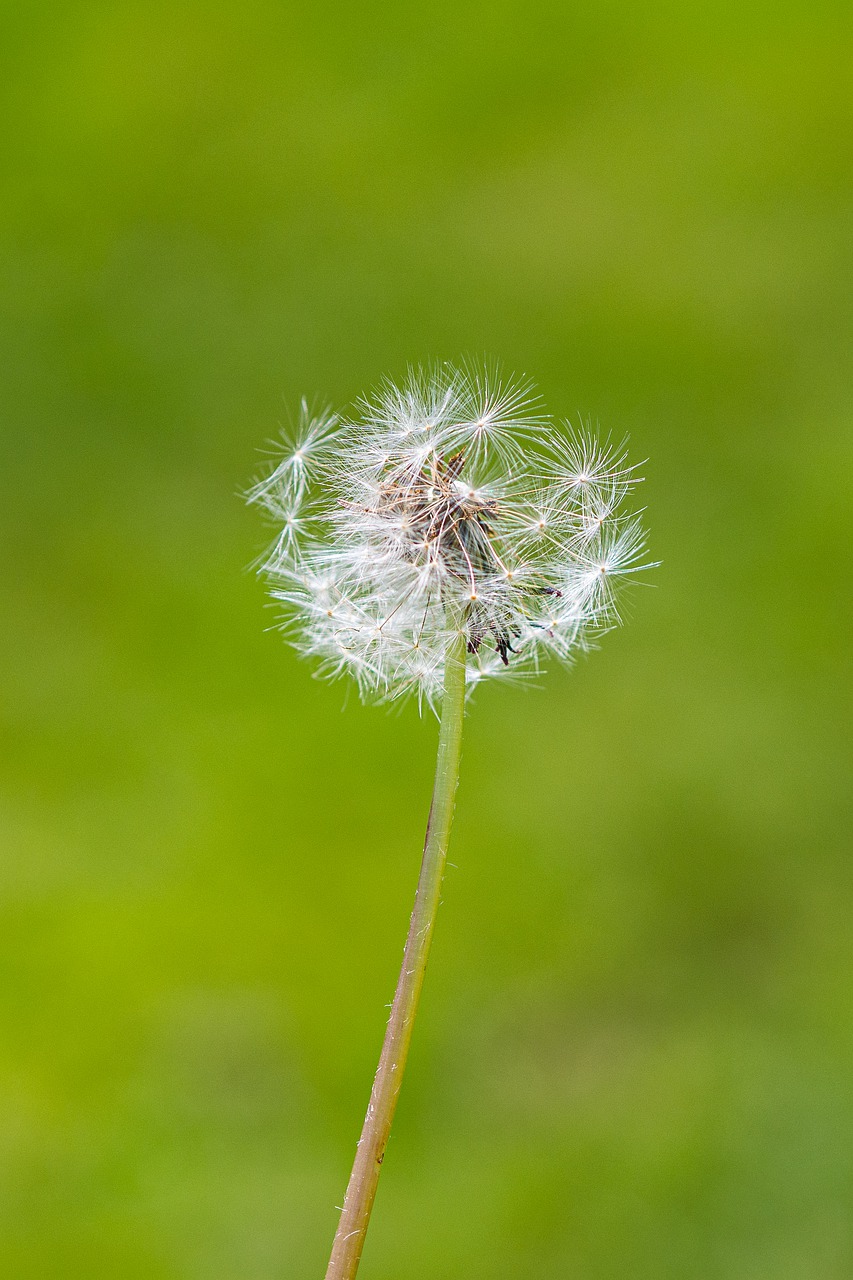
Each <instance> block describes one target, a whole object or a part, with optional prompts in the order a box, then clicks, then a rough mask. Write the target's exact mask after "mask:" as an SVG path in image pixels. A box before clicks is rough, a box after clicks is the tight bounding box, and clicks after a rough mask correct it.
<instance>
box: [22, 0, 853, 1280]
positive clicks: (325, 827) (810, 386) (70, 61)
mask: <svg viewBox="0 0 853 1280" xmlns="http://www.w3.org/2000/svg"><path fill="white" fill-rule="evenodd" d="M2 25H3V34H2V40H0V62H2V69H1V70H0V84H2V90H0V93H2V100H3V107H2V116H1V117H0V131H2V139H1V140H0V146H2V164H1V165H0V168H1V169H2V202H0V255H2V261H0V279H2V285H0V298H2V303H1V304H0V305H1V306H2V315H1V316H0V349H2V354H1V356H0V358H2V379H0V435H2V464H1V465H0V501H2V508H0V536H1V537H2V552H1V553H0V554H2V595H3V604H2V622H0V637H2V638H0V655H2V658H1V660H0V667H2V739H3V752H2V765H0V769H2V805H1V806H0V838H2V845H3V853H2V864H0V866H1V867H2V869H0V909H1V910H2V927H1V928H0V963H1V964H2V984H1V985H0V1001H1V1002H2V1028H3V1030H2V1037H0V1272H2V1274H3V1275H4V1276H8V1277H9V1278H10V1280H36V1278H37V1277H38V1278H41V1277H57V1278H59V1277H61V1278H62V1280H72V1278H74V1277H86V1280H95V1278H99V1277H110V1280H113V1278H115V1280H136V1278H139V1280H238V1278H239V1280H273V1278H276V1280H289V1278H290V1277H294V1278H296V1277H303V1276H304V1277H309V1276H320V1275H322V1274H323V1271H324V1267H325V1262H326V1258H327V1253H328V1248H329V1245H330V1242H331V1237H332V1234H333V1231H334V1227H335V1223H336V1217H337V1215H336V1211H335V1205H337V1204H340V1202H341V1197H342V1194H343V1189H344V1185H345V1181H346V1177H347V1174H348V1171H349V1166H350V1161H351V1158H352V1155H353V1151H354V1144H355V1140H356V1137H357V1134H358V1131H359V1128H360V1124H361V1120H362V1116H363V1112H364V1107H365V1103H366V1099H367V1092H368V1089H369V1085H370V1080H371V1078H372V1072H373V1069H374V1065H375V1060H376V1057H377V1054H378V1049H379V1044H380V1040H381V1035H382V1031H383V1027H384V1022H385V1016H386V1014H385V1004H386V1002H387V1001H388V1000H390V997H391V993H392V990H393V986H394V981H395V977H396V970H397V966H398V962H399V959H400V954H401V947H402V941H403V936H404V932H405V927H406V923H407V919H408V912H409V906H410V901H411V896H412V892H413V888H414V882H415V878H416V874H417V865H418V860H419V854H420V845H421V840H422V832H423V827H424V822H425V817H426V809H427V805H428V796H429V789H430V784H431V774H432V767H433V752H434V747H435V739H436V727H435V723H434V722H433V721H432V720H431V719H429V718H426V719H424V720H419V719H418V716H417V713H416V711H415V710H413V709H407V710H405V711H404V712H402V713H401V714H393V713H392V714H388V713H387V712H385V711H382V710H376V709H365V708H362V707H360V706H359V705H358V703H357V700H356V699H354V698H353V697H352V696H350V697H349V698H347V696H346V692H345V690H344V689H343V688H342V687H341V686H325V685H321V684H319V683H318V682H316V681H313V680H312V679H311V678H310V671H309V669H308V668H307V667H306V666H305V665H303V664H302V663H300V662H299V661H298V660H297V659H296V658H295V657H294V656H293V655H292V654H291V653H290V652H289V651H288V649H287V648H286V647H285V646H284V645H283V644H282V642H281V640H280V638H279V637H278V636H277V635H276V634H275V633H274V632H273V631H270V630H268V629H266V628H268V627H269V626H270V624H271V622H272V618H271V615H270V613H269V611H268V610H266V609H265V606H264V598H263V589H262V585H261V584H260V583H259V581H258V580H257V579H256V578H255V577H254V576H253V574H252V572H251V571H249V570H248V569H247V566H248V565H250V563H251V562H252V560H253V559H254V558H255V556H256V555H257V554H258V553H259V552H260V551H261V550H262V549H263V547H264V545H265V541H266V538H267V536H268V535H267V532H266V531H265V530H264V529H263V528H262V526H261V525H260V523H259V522H258V519H257V513H256V512H253V511H251V510H246V509H245V508H244V506H243V505H242V503H241V501H240V499H239V496H238V493H239V490H240V489H241V488H244V487H245V486H246V485H247V484H248V483H249V481H250V480H251V479H252V478H253V476H254V475H256V474H257V472H258V470H259V468H260V467H261V466H262V465H263V458H262V454H260V453H259V452H258V450H259V449H260V448H261V447H262V446H263V445H264V442H265V441H266V440H268V439H269V438H270V437H273V436H275V434H276V433H277V431H278V429H279V424H280V423H286V422H287V421H288V418H289V416H290V414H291V413H292V411H293V410H294V408H295V407H296V406H297V405H298V400H299V397H300V396H301V395H302V394H303V393H307V394H308V395H309V396H315V395H316V396H317V397H319V398H320V399H328V400H330V401H332V402H334V403H335V404H336V405H339V406H344V405H346V404H347V403H348V402H350V401H351V400H352V399H353V398H354V397H355V396H356V395H357V394H358V393H359V392H360V391H362V390H364V389H365V388H370V387H371V386H372V385H374V384H375V383H376V381H377V380H378V378H379V377H380V376H381V375H383V374H392V375H394V374H399V373H402V372H403V371H404V370H405V368H406V365H407V363H408V362H409V361H417V360H420V359H424V358H429V357H434V358H441V359H444V358H449V359H453V358H456V357H458V356H460V355H466V354H467V355H472V356H477V355H479V354H488V355H490V356H492V357H496V358H499V359H501V360H502V361H503V362H504V364H505V366H506V367H507V368H508V369H510V370H515V371H523V372H526V373H528V374H529V375H531V376H533V377H534V378H535V379H536V380H537V382H538V384H539V386H540V388H541V391H542V393H543V395H544V397H545V400H546V402H547V404H548V406H549V407H550V408H551V409H552V410H553V411H554V412H556V413H558V414H565V415H570V416H572V417H573V418H575V420H577V418H578V416H581V415H582V416H590V417H591V418H592V419H593V420H597V421H599V422H600V423H601V424H602V429H603V430H605V431H606V430H610V431H612V432H613V433H614V434H615V435H617V436H619V435H621V434H623V433H625V432H628V433H630V436H631V447H632V450H633V455H634V456H635V457H648V459H649V462H648V465H647V468H646V473H647V476H648V479H647V481H646V484H645V487H644V490H643V500H644V502H645V503H646V504H647V508H648V514H647V521H648V524H649V526H650V528H651V531H652V550H653V553H654V555H655V556H656V557H659V558H660V559H661V560H662V561H663V564H662V566H661V567H660V568H659V569H657V570H655V572H654V574H653V575H651V577H652V581H651V583H650V585H649V586H647V587H641V588H638V589H637V590H636V591H635V592H634V593H633V595H632V597H631V600H630V604H629V609H628V613H629V617H628V625H627V626H626V627H625V628H624V629H623V630H621V631H619V632H618V633H616V634H614V635H611V636H609V637H607V638H606V641H605V643H604V644H603V646H602V649H601V651H600V652H599V653H597V654H595V655H593V656H592V657H591V658H590V659H588V660H584V661H582V662H581V663H580V665H579V666H578V667H577V668H576V669H575V670H574V671H573V672H570V673H564V672H559V671H554V672H553V673H552V674H551V675H550V676H549V677H548V679H547V681H543V682H542V683H541V687H538V688H531V689H527V690H514V689H501V688H495V689H492V688H484V689H483V690H482V691H481V692H480V694H479V695H478V698H477V701H476V704H475V707H474V709H473V711H472V713H471V715H470V719H469V724H468V729H467V741H466V746H465V751H464V759H463V780H462V786H461V790H460V796H459V805H458V814H457V826H456V831H455V839H454V848H453V852H452V854H451V860H452V862H453V863H454V864H455V865H454V866H453V867H451V869H450V871H449V874H448V877H447V881H446V885H445V902H444V906H443V908H442V913H441V917H440V920H439V928H438V931H437V937H436V944H435V948H434V952H433V959H432V963H431V972H430V974H429V975H428V981H427V988H426V993H425V1000H424V1004H423V1007H422V1015H421V1020H420V1026H419V1029H418V1034H417V1036H416V1044H415V1048H414V1052H413V1056H412V1059H411V1062H410V1068H409V1074H408V1077H407V1081H406V1088H405V1090H404V1095H403V1100H402V1103H401V1106H400V1110H399V1113H398V1120H397V1124H396V1128H395V1133H394V1136H393V1138H392V1143H391V1147H390V1149H389V1157H388V1159H387V1161H386V1164H385V1172H384V1175H383V1185H382V1186H381V1188H380V1193H379V1199H378V1203H377V1211H376V1214H375V1219H374V1222H373V1225H372V1227H371V1231H370V1235H369V1239H368V1244H367V1248H366V1251H365V1255H364V1260H363V1264H362V1272H361V1274H363V1276H364V1280H398V1278H400V1277H412V1278H415V1277H430V1280H457V1278H458V1277H461V1276H464V1277H467V1278H468V1280H517V1278H518V1277H525V1280H527V1278H530V1280H563V1278H565V1277H569V1278H575V1277H577V1280H605V1278H607V1280H611V1278H612V1280H624V1278H626V1277H630V1278H631V1280H652V1278H654V1280H670V1278H671V1280H684V1277H695V1278H698V1280H724V1278H725V1280H771V1278H772V1280H835V1278H836V1277H837V1278H839V1280H840V1278H841V1277H849V1276H850V1275H851V1273H853V1226H851V1217H850V1212H851V1203H852V1202H853V1068H852V1067H851V1063H852V1062H853V928H851V915H853V876H852V875H851V859H850V854H851V850H850V829H851V817H853V814H851V808H853V805H851V793H850V764H851V751H850V745H851V744H850V734H849V728H850V725H849V720H850V706H851V702H850V699H851V693H853V688H851V686H853V673H851V665H850V624H851V611H850V586H851V581H853V573H851V568H853V566H852V565H851V532H850V531H851V514H853V498H852V496H851V493H852V491H853V481H851V476H853V445H852V444H851V441H853V436H852V435H851V426H853V92H851V74H850V68H851V65H853V57H851V55H853V23H852V22H851V10H850V8H849V5H847V4H839V5H838V6H837V7H835V8H834V7H832V6H830V5H826V4H823V3H821V2H820V0H817V2H816V0H808V2H807V0H799V2H797V3H790V2H788V3H786V0H774V3H772V4H771V3H769V0H768V3H755V2H753V0H746V2H745V3H744V2H743V0H741V2H739V3H715V4H710V5H706V4H699V3H690V0H688V2H687V3H681V4H674V3H660V4H652V5H634V4H629V3H625V2H622V3H620V2H619V0H588V2H587V3H584V4H583V5H570V4H565V3H562V2H561V3H557V2H556V0H555V2H553V3H549V2H548V0H530V2H529V3H525V4H521V3H518V2H517V0H516V2H512V3H509V2H507V0H437V2H436V3H435V4H432V5H429V6H426V5H424V6H416V5H406V4H404V5H394V4H390V3H381V2H379V0H361V2H360V3H357V4H356V3H351V2H346V3H343V2H339V3H334V4H330V5H323V4H314V5H312V4H308V3H298V4H296V3H294V4H288V3H285V4H279V3H273V2H272V0H266V2H265V0H244V3H241V4H239V5H238V4H235V3H223V2H222V0H204V3H201V2H200V0H195V2H193V0H175V2H173V3H170V4H165V3H160V4H157V3H152V4H146V3H141V0H111V2H110V3H95V2H94V0H90V2H79V3H61V2H57V3H49V4H46V5H42V6H38V7H37V6H34V5H26V4H25V5H17V6H11V5H6V6H4V9H3V15H2Z"/></svg>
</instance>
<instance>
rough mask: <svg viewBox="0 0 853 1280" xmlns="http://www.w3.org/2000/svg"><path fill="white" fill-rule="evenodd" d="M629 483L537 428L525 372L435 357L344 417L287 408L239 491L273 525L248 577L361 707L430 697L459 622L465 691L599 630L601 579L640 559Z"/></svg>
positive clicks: (587, 445) (612, 590)
mask: <svg viewBox="0 0 853 1280" xmlns="http://www.w3.org/2000/svg"><path fill="white" fill-rule="evenodd" d="M637 480H638V477H637V475H636V472H635V470H634V469H633V468H632V467H631V466H629V465H628V463H627V461H626V456H625V451H624V449H623V448H622V447H621V446H620V447H618V448H614V447H613V446H611V445H609V444H606V443H605V444H600V443H598V442H597V441H596V440H595V439H594V437H593V436H592V435H591V434H590V433H589V432H588V431H581V432H574V431H572V430H571V429H570V428H569V427H567V426H563V427H559V426H555V425H553V424H551V423H549V422H548V421H547V419H545V418H544V417H543V416H542V415H541V414H540V413H539V412H538V411H537V407H536V401H535V398H534V397H533V394H532V391H531V388H530V385H529V384H528V383H526V382H517V381H513V380H502V379H501V378H500V377H499V376H498V375H497V374H496V373H494V372H488V373H486V372H482V371H478V370H475V369H471V368H462V369H452V368H450V367H449V366H440V367H438V368H434V369H431V370H430V369H426V370H424V369H418V370H413V371H411V372H410V373H409V375H408V377H407V378H406V379H404V381H403V382H402V383H400V384H399V385H397V384H393V383H390V382H389V383H385V384H383V386H382V387H380V390H379V392H378V394H377V396H376V397H375V398H372V399H364V400H362V401H361V402H359V405H358V406H357V412H356V414H355V415H354V416H352V417H350V418H341V417H338V416H337V415H334V414H332V413H330V412H325V413H322V414H319V415H315V416H312V415H311V414H310V413H309V411H308V409H307V407H306V405H305V403H304V402H303V408H302V417H301V420H300V426H299V431H298V433H297V435H296V437H295V439H294V440H293V441H292V442H290V444H289V446H288V449H287V452H286V454H285V456H284V457H283V458H282V459H281V460H280V461H279V463H278V464H277V466H276V467H275V468H274V469H273V470H272V471H271V473H270V474H269V475H268V476H267V477H265V478H264V479H262V480H260V481H259V482H258V483H257V484H256V485H255V486H254V487H253V488H252V489H251V490H250V491H249V494H248V499H249V501H250V502H253V503H257V504H259V505H260V506H262V507H263V508H264V509H265V510H266V511H267V512H268V513H269V514H270V516H271V517H272V518H273V519H274V520H275V521H276V522H277V523H278V525H279V531H278V536H277V538H276V541H275V543H274V545H273V547H272V549H271V550H270V552H269V553H268V555H267V557H266V559H265V561H264V563H263V566H262V570H263V572H264V573H265V574H266V576H267V577H268V579H269V581H270V584H271V588H272V594H273V596H274V598H275V599H276V600H278V601H279V602H281V603H282V604H283V605H285V606H286V607H287V614H286V615H285V617H284V619H283V627H284V629H285V630H286V632H287V634H288V635H289V636H290V638H291V640H292V642H293V643H294V644H295V645H296V647H297V648H298V649H299V650H300V651H301V652H302V653H303V654H305V655H306V656H308V657H311V658H313V659H315V660H316V661H317V662H318V663H319V667H320V670H321V672H322V674H324V675H326V676H329V677H332V678H336V677H338V676H342V675H345V674H350V675H352V676H353V677H354V679H355V681H356V683H357V685H358V688H359V692H360V694H361V696H362V697H363V698H364V699H365V700H368V701H380V702H381V701H393V700H395V699H398V698H402V697H406V696H408V695H413V696H415V697H417V699H418V700H419V702H426V703H427V704H429V705H430V706H435V705H436V704H437V703H438V702H439V701H440V699H441V694H442V687H443V664H444V655H445V653H446V651H447V647H448V643H449V640H450V638H451V636H452V634H453V633H454V632H455V631H456V630H457V629H458V628H459V627H460V626H461V627H462V628H463V629H464V631H465V635H466V647H467V650H468V652H469V654H470V655H472V656H475V655H476V656H477V657H478V662H477V664H476V665H475V666H472V668H471V672H470V676H469V680H468V687H469V691H470V690H472V689H473V688H474V687H476V686H478V685H480V684H481V683H482V682H483V681H484V680H487V679H489V680H491V679H509V678H511V677H515V676H519V675H524V674H533V673H536V672H538V671H539V670H540V667H541V663H542V660H543V658H544V657H546V656H554V657H556V658H558V659H559V660H560V661H564V662H565V661H570V660H571V658H572V657H573V655H574V653H575V652H576V651H578V650H581V649H583V648H584V647H585V646H587V645H588V643H589V639H590V637H591V636H592V635H594V634H596V633H598V632H600V631H601V630H603V629H605V628H606V627H610V626H612V625H613V623H614V622H615V621H616V620H617V612H616V594H617V580H618V579H621V578H622V577H624V576H625V574H627V573H629V572H635V571H636V570H637V569H638V568H640V567H643V561H642V556H643V548H644V536H643V533H642V529H641V527H640V525H639V523H638V522H636V521H633V522H630V523H628V524H626V523H625V521H624V519H623V518H622V517H620V515H619V510H620V507H621V504H622V502H623V500H624V498H625V496H626V495H627V493H628V492H629V490H630V489H631V488H632V487H633V486H634V485H635V484H636V483H637ZM488 650H491V651H492V653H493V655H494V657H495V660H493V661H483V660H482V659H483V657H484V655H485V653H486V652H487V651H488Z"/></svg>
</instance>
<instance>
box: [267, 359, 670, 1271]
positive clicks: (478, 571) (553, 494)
mask: <svg viewBox="0 0 853 1280" xmlns="http://www.w3.org/2000/svg"><path fill="white" fill-rule="evenodd" d="M638 480H639V477H638V476H637V474H636V470H635V468H634V467H633V466H631V465H629V464H628V462H627V459H626V455H625V451H624V448H623V447H621V446H619V447H615V446H613V445H611V444H610V443H609V442H605V443H601V442H599V441H598V440H597V439H596V438H595V436H594V435H593V434H592V433H591V432H590V431H589V430H587V429H581V430H577V431H576V430H573V429H571V428H570V427H568V426H567V425H565V426H563V427H557V426H554V425H553V424H552V423H551V422H550V420H549V419H548V418H547V417H545V416H544V415H543V414H542V413H541V412H540V410H539V406H538V401H537V399H536V397H535V396H534V394H533V391H532V388H531V387H530V385H529V384H528V383H526V382H523V381H517V380H503V379H501V377H500V376H499V375H498V374H497V373H495V372H494V371H484V370H477V369H472V368H461V369H456V368H451V367H449V366H440V367H432V368H428V369H418V370H412V371H410V373H409V375H408V376H407V378H406V379H405V380H404V381H403V382H402V383H400V384H395V383H392V382H387V383H385V384H383V385H382V386H381V387H380V389H379V391H378V393H377V394H376V395H375V396H374V397H372V398H370V399H365V400H363V401H360V402H359V403H358V404H357V406H356V412H355V413H353V414H352V415H348V416H346V417H339V416H338V415H337V414H333V413H331V412H329V411H327V412H322V413H319V414H312V413H311V412H310V411H309V409H308V407H307V405H306V403H305V402H304V401H303V403H302V412H301V416H300V421H299V428H298V431H297V433H296V435H295V437H294V438H293V439H292V440H288V441H287V442H286V445H285V451H284V456H283V457H282V458H281V460H280V461H279V462H278V464H277V465H276V466H275V467H274V469H273V470H272V471H271V472H270V474H269V475H267V476H266V477H265V478H263V479H261V480H259V481H258V482H257V483H256V484H255V485H254V486H253V488H252V489H251V490H250V491H249V493H248V495H247V496H248V500H249V501H250V502H252V503H255V504H257V505H259V506H261V507H262V508H263V509H264V510H265V511H266V512H267V513H268V515H269V516H270V517H271V518H272V519H273V520H274V521H275V523H276V528H277V536H276V539H275V542H274V544H273V546H272V548H271V550H270V552H269V553H268V555H267V556H266V558H265V559H264V561H263V564H262V566H261V571H262V572H263V573H264V574H265V576H266V577H267V579H268V581H269V584H270V591H271V595H272V596H273V598H274V599H275V600H276V601H277V602H278V603H279V604H280V605H281V606H282V618H281V626H282V629H283V630H284V632H285V634H286V635H287V636H288V637H289V639H290V640H291V642H292V643H293V644H294V645H295V647H296V648H297V649H298V650H299V651H300V652H301V653H302V654H304V655H305V656H306V657H307V658H309V659H311V660H313V661H314V663H315V664H316V667H317V670H318V672H319V673H320V674H322V675H325V676H328V677H330V678H337V677H339V676H347V675H348V676H350V677H352V678H353V679H354V680H355V682H356V685H357V687H358V690H359V693H360V695H361V696H362V698H363V699H364V700H365V701H376V702H392V701H396V700H398V699H402V698H406V697H414V698H416V699H417V701H418V703H419V704H420V705H421V706H423V705H424V704H425V705H427V706H429V707H430V708H432V709H433V710H434V711H435V712H436V713H437V714H440V721H441V724H440V732H439V747H438V763H437V769H436V779H435V789H434V793H433V802H432V808H431V811H430V818H429V824H428V827H427V835H426V843H425V849H424V858H423V864H422V867H421V875H420V880H419V883H418V889H417V894H416V898H415V906H414V910H413V913H412V919H411V924H410V928H409V935H408V940H407V943H406V949H405V954H404V959H403V967H402V971H401V974H400V979H399V982H398V985H397V991H396V994H395V997H394V1002H393V1005H392V1009H391V1016H390V1020H389V1023H388V1029H387V1032H386V1036H385V1042H384V1045H383V1049H382V1056H381V1058H380V1063H379V1068H378V1071H377V1074H376V1079H375V1081H374V1086H373V1092H372V1094H371V1099H370V1104H369V1107H368V1112H367V1117H366V1119H365V1122H364V1128H363V1130H362V1136H361V1139H360V1141H359V1145H358V1151H357V1154H356V1159H355V1164H354V1166H353V1171H352V1175H351V1178H350V1183H349V1187H348V1189H347V1194H346V1199H345V1201H344V1207H343V1210H342V1213H341V1219H340V1224H339V1227H338V1231H337V1234H336V1237H335V1242H334V1246H333V1251H332V1257H331V1261H330V1263H329V1269H328V1272H327V1280H350V1278H351V1277H353V1276H355V1274H356V1270H357V1268H358V1263H359V1259H360V1257H361V1250H362V1245H363V1242H364V1236H365V1233H366V1231H367V1225H368V1221H369V1218H370V1212H371V1209H372V1205H373V1198H374V1195H375V1192H376V1186H377V1182H378V1178H379V1170H380V1166H381V1163H382V1160H383V1158H384V1154H385V1146H386V1143H387V1141H388V1135H389V1132H390V1128H391V1121H392V1119H393V1115H394V1110H395V1107H396V1102H397V1095H398V1093H399V1088H400V1082H401V1078H402V1074H403V1068H404V1065H405V1061H406V1057H407V1054H408V1047H409V1041H410V1038H411V1033H412V1024H413V1020H414V1015H415V1012H416V1009H417V1005H418V1000H419V996H420V990H421V985H422V983H423V975H424V969H425V966H426V960H427V955H428V953H429V948H430V942H431V939H432V931H433V927H434V923H435V915H436V910H437V906H438V898H439V891H440V887H441V880H442V876H443V871H444V865H445V859H446V854H447V845H448V840H449V836H450V824H451V818H452V811H453V802H454V796H455V792H456V783H457V777H458V766H459V753H460V744H461V733H462V722H463V716H464V709H465V702H466V699H467V697H468V696H469V695H470V694H471V693H472V692H473V691H474V689H477V688H479V686H480V685H481V684H482V683H483V682H484V681H487V680H501V679H502V680H513V679H519V678H524V677H526V676H530V675H533V674H536V673H538V672H539V671H540V670H541V669H542V666H543V664H544V663H545V662H546V661H547V660H548V659H549V658H554V659H556V660H558V661H560V662H571V660H572V659H573V658H574V656H575V655H576V654H577V653H578V652H581V651H583V650H585V649H588V648H589V647H590V645H591V644H592V643H593V642H594V640H595V638H596V637H597V636H599V635H600V634H601V633H602V632H604V631H606V630H609V629H610V628H611V627H612V626H613V625H614V624H615V623H616V622H617V621H618V613H617V594H618V588H619V586H620V584H621V582H622V580H623V579H624V578H626V577H627V576H629V575H632V574H635V573H637V572H638V570H640V569H642V568H645V567H647V564H646V563H645V562H644V551H645V536H644V533H643V530H642V526H641V524H640V522H639V520H638V519H637V518H636V517H635V516H631V515H627V516H626V515H623V514H622V513H621V506H622V503H623V501H624V499H625V498H626V496H627V495H628V494H629V493H630V491H631V490H632V489H633V488H634V486H635V485H636V484H637V483H638Z"/></svg>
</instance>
